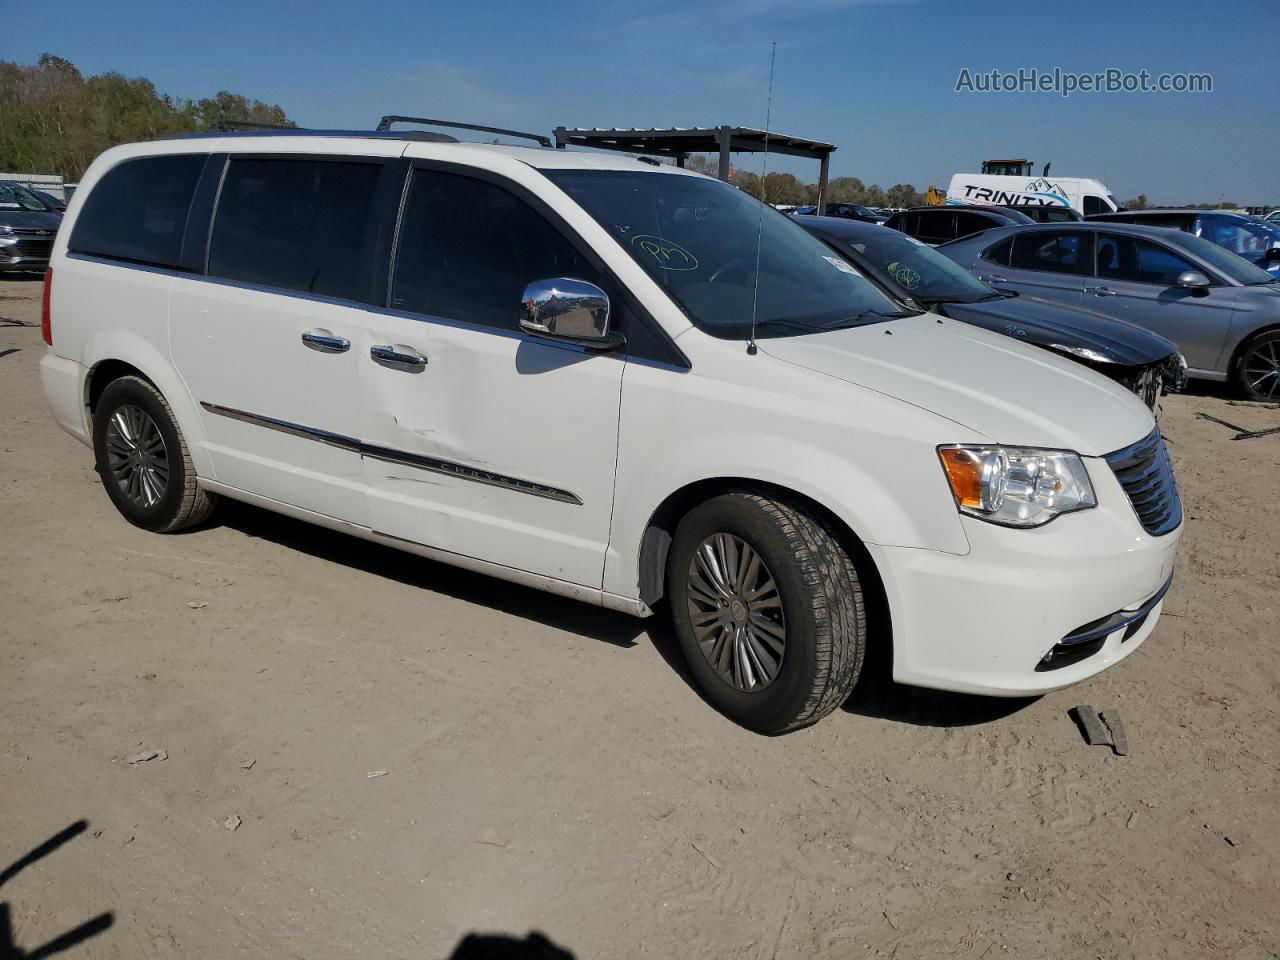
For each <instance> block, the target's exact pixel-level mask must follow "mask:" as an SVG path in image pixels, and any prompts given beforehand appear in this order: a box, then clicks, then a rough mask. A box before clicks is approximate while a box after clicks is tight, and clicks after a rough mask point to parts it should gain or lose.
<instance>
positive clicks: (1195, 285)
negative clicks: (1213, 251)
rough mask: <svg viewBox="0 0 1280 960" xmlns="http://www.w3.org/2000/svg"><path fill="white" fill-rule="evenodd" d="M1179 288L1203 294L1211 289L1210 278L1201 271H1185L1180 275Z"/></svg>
mask: <svg viewBox="0 0 1280 960" xmlns="http://www.w3.org/2000/svg"><path fill="white" fill-rule="evenodd" d="M1177 284H1178V286H1180V287H1182V289H1184V290H1190V291H1192V292H1193V293H1203V292H1204V291H1206V290H1208V289H1209V278H1208V277H1206V276H1205V275H1204V274H1203V273H1201V272H1200V271H1199V270H1184V271H1182V273H1180V274H1178V280H1177Z"/></svg>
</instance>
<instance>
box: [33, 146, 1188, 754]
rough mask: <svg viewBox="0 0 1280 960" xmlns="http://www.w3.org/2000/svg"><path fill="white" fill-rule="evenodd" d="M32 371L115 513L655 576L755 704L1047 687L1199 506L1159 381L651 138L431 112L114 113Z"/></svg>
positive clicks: (623, 599)
mask: <svg viewBox="0 0 1280 960" xmlns="http://www.w3.org/2000/svg"><path fill="white" fill-rule="evenodd" d="M44 335H45V339H46V341H47V342H48V343H49V350H48V352H47V354H46V356H45V358H44V359H43V360H42V362H41V372H42V377H43V383H44V390H45V393H46V395H47V397H48V401H49V404H50V406H51V407H52V410H53V413H54V416H55V417H56V419H57V421H58V422H59V424H61V426H62V427H63V428H65V429H66V430H67V431H68V432H70V433H71V434H72V435H73V436H75V437H77V438H78V439H80V440H81V441H82V442H84V443H85V444H87V445H89V446H91V447H92V448H93V450H94V453H95V457H96V460H97V468H98V472H99V474H100V475H101V478H102V483H103V486H104V487H105V489H106V492H107V495H108V496H109V497H110V498H111V500H112V502H113V503H114V504H115V506H116V507H117V508H118V510H119V511H120V513H121V514H123V515H124V517H125V518H126V519H127V520H129V521H130V522H131V523H134V524H136V525H138V526H140V527H144V528H146V529H149V530H154V531H157V532H167V531H172V530H177V529H179V528H181V527H185V526H189V525H191V524H195V523H199V522H201V521H203V520H204V519H205V518H206V517H207V516H208V515H209V513H210V511H211V510H212V509H213V506H214V503H215V500H216V499H217V498H218V497H219V496H227V497H233V498H236V499H238V500H243V501H247V502H249V503H252V504H257V505H259V506H262V507H265V508H267V509H269V510H275V511H279V512H281V513H284V514H288V515H290V516H294V517H300V518H303V519H305V520H309V521H312V522H314V523H317V524H321V525H323V526H326V527H330V528H332V529H335V530H341V531H344V532H347V533H350V534H353V535H355V536H359V537H364V538H366V539H370V540H374V541H377V542H380V543H385V544H389V545H392V546H394V547H398V548H400V549H403V550H406V551H409V552H411V553H416V554H419V555H422V556H426V557H431V558H434V559H437V560H442V561H444V562H447V563H452V564H457V565H459V566H462V567H466V568H468V569H471V570H475V571H481V572H483V573H487V574H492V575H494V576H498V577H503V578H505V579H508V580H512V581H516V582H518V583H523V584H528V585H531V586H535V587H539V588H542V589H545V590H548V591H551V592H553V593H558V594H562V595H565V596H569V597H574V598H577V599H579V600H583V601H587V602H590V603H595V604H600V605H603V606H605V607H609V608H612V609H615V610H622V611H626V612H628V613H632V614H636V615H639V616H646V615H649V614H650V613H651V612H653V611H654V610H656V609H663V610H668V611H669V613H670V616H671V617H672V619H673V621H674V624H675V629H676V632H677V634H678V636H679V640H680V643H681V645H682V647H683V651H684V654H685V656H686V657H687V658H688V662H689V666H690V669H691V671H692V674H693V676H694V677H695V678H696V681H697V683H698V684H699V685H700V687H701V689H702V690H703V691H704V692H705V695H706V697H707V698H708V699H709V700H711V701H712V702H713V703H714V704H715V705H716V706H718V707H719V708H720V709H721V710H723V711H724V713H726V714H727V715H728V716H730V717H732V718H733V719H734V720H736V721H737V722H739V723H741V724H744V725H746V726H748V727H750V728H752V729H755V730H759V731H765V732H771V733H773V732H781V731H785V730H789V729H792V728H795V727H798V726H801V725H803V724H806V723H810V722H813V721H814V720H816V719H818V718H819V717H822V716H823V715H824V714H826V713H828V712H829V711H830V710H832V709H833V708H834V707H836V706H837V705H838V704H840V703H841V701H843V700H844V699H846V697H847V696H848V694H849V692H850V690H851V689H852V687H853V685H854V682H855V681H856V680H857V678H858V675H859V671H860V669H861V667H862V663H863V655H864V651H865V650H866V649H867V647H868V645H881V647H882V648H883V649H884V650H885V651H886V652H887V653H888V654H890V655H891V658H892V672H893V676H894V677H895V678H896V679H897V680H898V681H900V682H903V683H908V684H917V685H920V686H925V687H937V688H943V689H948V690H957V691H969V692H974V693H983V694H995V695H1004V696H1019V695H1029V694H1037V693H1041V692H1044V691H1047V690H1052V689H1055V688H1059V687H1063V686H1066V685H1068V684H1071V683H1074V682H1076V681H1079V680H1082V679H1084V678H1086V677H1088V676H1090V675H1092V674H1094V673H1097V672H1098V671H1099V670H1102V669H1103V668H1105V667H1107V666H1110V665H1111V664H1114V663H1115V662H1117V661H1118V660H1120V659H1122V658H1123V657H1125V656H1127V655H1128V654H1130V653H1132V652H1133V651H1134V650H1135V649H1136V648H1137V647H1138V645H1139V644H1141V643H1142V642H1143V641H1144V640H1145V639H1146V637H1147V636H1148V635H1149V634H1150V633H1151V631H1152V629H1153V628H1154V626H1155V623H1156V620H1157V618H1158V616H1159V613H1160V609H1161V601H1162V598H1163V597H1164V595H1165V591H1166V590H1167V589H1168V586H1169V582H1170V577H1171V573H1172V568H1173V559H1174V552H1175V548H1176V545H1177V542H1178V538H1179V535H1180V530H1181V519H1182V510H1181V506H1180V502H1179V499H1178V494H1177V491H1176V489H1175V485H1174V479H1173V476H1172V473H1171V469H1170V464H1169V459H1168V456H1167V454H1166V452H1165V448H1164V444H1163V441H1162V440H1161V437H1160V434H1159V432H1158V431H1157V429H1156V426H1155V423H1154V422H1153V420H1152V416H1151V412H1150V411H1149V410H1148V409H1147V408H1146V407H1145V406H1143V404H1142V403H1141V401H1139V400H1138V399H1137V397H1135V396H1134V395H1133V394H1132V393H1129V392H1128V391H1126V390H1124V389H1123V388H1122V387H1120V386H1118V385H1116V384H1115V383H1113V382H1111V381H1110V380H1108V379H1106V378H1104V377H1102V376H1101V375H1099V374H1096V373H1094V372H1093V371H1091V370H1088V369H1086V368H1084V367H1082V366H1080V365H1079V364H1075V363H1071V362H1070V361H1067V360H1063V359H1061V358H1059V357H1057V356H1055V355H1053V354H1051V353H1048V352H1046V351H1043V350H1040V349H1038V348H1036V347H1031V346H1027V345H1025V344H1022V343H1019V342H1017V341H1015V340H1013V339H1009V338H1006V337H1002V336H1000V335H998V334H994V333H989V332H987V331H984V330H981V329H978V328H977V327H974V326H971V325H969V324H965V323H956V322H953V321H951V320H948V319H945V318H943V317H940V316H937V315H934V314H931V313H921V312H918V311H912V310H908V309H906V308H905V307H904V306H903V304H901V303H899V302H896V301H893V300H890V299H888V297H887V295H886V294H884V293H881V292H880V291H879V290H878V288H877V287H876V286H875V285H874V284H872V283H870V282H869V281H867V280H866V279H865V278H864V277H862V276H861V275H859V274H858V273H857V272H856V271H855V270H854V268H853V267H851V266H850V265H849V264H848V263H847V262H846V261H845V260H842V259H840V258H837V257H834V256H832V254H831V251H830V250H829V249H828V248H826V247H825V246H823V244H822V243H821V242H820V241H819V240H817V239H816V238H814V237H812V236H810V235H809V234H808V233H806V232H805V231H804V230H803V229H802V228H801V227H800V226H799V225H797V224H796V223H794V222H793V221H792V220H791V219H790V218H788V217H786V216H784V215H782V214H779V213H777V212H776V211H774V210H771V209H768V208H762V206H761V204H759V203H758V202H757V201H756V200H754V199H752V198H751V197H749V196H748V195H746V194H744V193H742V192H741V191H739V190H736V189H734V188H733V187H730V186H728V185H727V184H724V183H721V182H719V181H717V180H713V179H710V178H708V177H704V176H700V175H697V174H694V173H691V172H688V171H684V170H680V169H677V168H675V167H672V166H661V167H658V166H654V165H652V164H648V163H643V162H639V161H635V160H631V159H627V158H622V157H613V156H606V155H601V154H587V153H573V152H567V151H562V150H555V149H537V148H519V147H505V146H496V145H477V144H467V143H458V142H456V141H454V140H453V139H452V138H449V137H445V136H442V135H439V134H435V135H431V134H421V133H419V134H400V133H383V134H378V133H374V134H361V133H345V134H336V133H333V134H327V135H323V134H306V133H293V134H288V135H280V134H243V135H225V136H212V137H195V138H188V139H183V140H170V141H160V142H153V143H142V144H135V145H130V146H124V147H117V148H115V149H112V150H109V151H107V152H106V153H104V154H103V155H102V156H101V157H99V158H98V159H97V160H96V161H95V162H94V164H93V166H92V167H91V168H90V170H89V172H88V173H87V174H86V175H85V177H84V180H83V181H82V185H81V187H80V189H79V190H78V191H77V192H76V194H75V197H74V198H73V199H72V201H71V206H70V209H69V210H68V213H67V220H66V224H65V225H64V227H63V228H62V230H61V231H60V232H59V234H58V238H57V243H56V245H55V248H54V251H53V257H52V265H51V269H50V271H49V274H48V276H47V278H46V288H45V310H44Z"/></svg>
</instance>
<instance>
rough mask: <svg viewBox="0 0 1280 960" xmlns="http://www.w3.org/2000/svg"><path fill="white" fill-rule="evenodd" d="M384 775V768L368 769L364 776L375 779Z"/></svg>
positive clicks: (385, 773)
mask: <svg viewBox="0 0 1280 960" xmlns="http://www.w3.org/2000/svg"><path fill="white" fill-rule="evenodd" d="M386 775H387V771H386V770H370V771H369V772H368V773H366V774H365V776H366V777H367V778H368V779H370V780H376V779H377V778H378V777H385V776H386Z"/></svg>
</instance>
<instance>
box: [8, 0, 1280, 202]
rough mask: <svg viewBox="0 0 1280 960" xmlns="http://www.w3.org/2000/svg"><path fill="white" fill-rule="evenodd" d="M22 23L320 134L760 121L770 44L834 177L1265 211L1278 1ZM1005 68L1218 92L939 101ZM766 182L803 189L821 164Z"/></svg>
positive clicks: (513, 8) (783, 109)
mask: <svg viewBox="0 0 1280 960" xmlns="http://www.w3.org/2000/svg"><path fill="white" fill-rule="evenodd" d="M20 19H21V21H22V27H21V29H12V26H13V20H12V18H10V19H9V20H8V25H7V27H6V29H5V30H4V31H3V33H2V34H0V59H6V60H18V61H20V62H34V61H35V59H36V58H37V57H38V56H39V55H40V53H41V52H42V51H46V50H47V51H50V52H53V53H57V54H59V55H61V56H64V57H67V58H68V59H70V60H72V61H74V62H75V63H76V64H77V65H78V66H80V67H81V69H82V70H84V71H85V72H87V73H99V72H103V71H108V70H112V71H119V72H121V73H125V74H128V75H130V76H138V75H141V76H146V77H149V78H150V79H151V80H153V81H154V82H155V84H156V86H157V87H158V88H159V89H160V90H161V91H163V92H167V93H171V94H173V95H175V96H189V97H200V96H207V95H209V94H212V93H214V92H216V91H217V90H220V89H229V90H232V91H235V92H238V93H243V94H246V95H248V96H252V97H257V98H258V99H261V100H266V101H268V102H275V103H279V104H280V105H281V106H283V107H284V108H285V109H286V111H287V112H288V113H289V115H290V116H291V117H293V118H294V119H295V120H296V121H297V122H298V123H300V124H302V125H304V126H316V127H325V126H335V127H347V126H357V127H359V126H371V125H372V124H373V123H374V122H376V120H377V119H378V117H380V116H381V115H382V114H383V113H417V114H419V115H423V116H443V117H448V118H458V119H469V120H472V121H475V122H479V123H489V124H493V125H497V126H513V127H519V128H523V129H531V130H537V131H540V132H547V131H549V129H550V128H551V127H553V126H555V125H557V124H565V125H568V126H653V125H657V126H695V125H700V126H711V125H717V124H721V123H728V124H735V125H742V126H763V125H764V119H765V94H766V87H767V81H768V68H769V46H770V43H771V42H772V41H777V44H778V47H777V70H776V76H775V81H774V100H773V124H772V125H773V127H774V129H776V130H780V131H783V132H786V133H791V134H795V135H798V136H808V137H813V138H815V139H819V140H827V141H830V142H833V143H836V144H837V145H838V146H839V150H838V151H837V152H836V153H835V155H834V156H833V158H832V175H833V176H839V175H852V176H858V177H861V178H862V179H863V180H865V181H866V182H867V183H879V184H881V185H882V186H889V185H891V184H893V183H896V182H906V183H912V184H914V185H915V186H917V187H919V188H921V189H923V188H924V187H926V186H928V185H929V184H930V183H937V184H939V185H940V186H943V187H945V186H946V183H947V181H948V180H949V178H950V175H951V174H952V173H954V172H956V171H960V170H975V169H976V168H977V166H978V164H979V162H980V161H981V160H982V158H984V157H996V156H1005V155H1009V156H1024V157H1030V158H1031V159H1033V160H1035V161H1036V164H1037V171H1038V169H1039V166H1040V165H1041V164H1043V163H1044V161H1046V160H1051V161H1052V162H1053V172H1054V173H1056V174H1059V175H1063V176H1094V177H1098V178H1100V179H1102V180H1103V181H1104V182H1106V183H1107V184H1108V185H1109V186H1110V187H1111V188H1112V190H1113V191H1114V192H1115V193H1116V194H1117V195H1118V196H1119V197H1120V198H1121V199H1127V198H1129V197H1131V196H1134V195H1136V194H1137V193H1139V192H1143V193H1146V194H1147V196H1148V197H1149V198H1151V199H1152V200H1153V201H1161V202H1168V203H1182V202H1198V201H1213V202H1216V201H1218V200H1220V199H1225V200H1234V201H1238V202H1242V203H1267V202H1272V201H1280V172H1278V171H1280V166H1278V162H1280V149H1278V148H1280V125H1278V124H1277V122H1276V104H1277V101H1278V99H1280V96H1278V94H1277V90H1278V89H1280V77H1278V76H1277V71H1276V69H1275V67H1276V65H1277V61H1278V59H1280V58H1278V56H1277V40H1280V8H1278V7H1277V6H1276V4H1274V3H1273V2H1269V0H1268V2H1260V0H1248V2H1241V3H1234V4H1230V5H1219V6H1216V7H1210V6H1209V5H1207V4H1203V3H1198V2H1190V0H1169V2H1164V3H1140V2H1136V0H1109V2H1106V3H1098V2H1081V3H1070V4H1066V3H1058V4H1052V5H1049V6H1047V7H1045V6H1041V5H1036V4H1018V5H1011V4H1009V3H1007V2H1003V3H1001V2H963V0H710V2H705V3H693V2H683V3H681V2H674V0H650V2H648V3H645V4H639V3H634V2H632V3H619V4H615V3H611V2H608V0H600V2H564V3H546V2H538V0H525V2H501V3H486V2H471V3H465V2H457V0H455V2H450V3H440V2H432V0H416V2H408V0H392V2H386V3H381V4H378V3H370V4H367V5H361V4H358V3H352V2H349V0H346V2H338V0H307V2H301V0H258V2H254V3H249V2H244V0H214V2H212V3H203V4H198V5H196V4H192V5H190V6H188V5H186V4H183V3H181V2H178V3H175V2H173V0H167V2H158V0H111V2H109V3H107V2H102V0H92V2H72V0H43V2H42V3H40V4H22V5H21V17H20ZM1019 67H1027V68H1030V67H1037V68H1040V69H1047V70H1051V69H1052V68H1054V67H1060V68H1061V69H1063V70H1067V71H1074V72H1077V73H1086V72H1093V71H1099V70H1103V69H1105V68H1107V67H1117V68H1120V69H1123V70H1131V71H1134V72H1136V71H1138V70H1141V69H1146V70H1148V71H1150V72H1151V73H1152V74H1159V73H1175V72H1180V71H1183V72H1195V73H1209V74H1212V76H1213V81H1214V89H1213V92H1212V93H1208V94H1150V93H1148V94H1141V93H1131V94H1119V93H1117V94H1076V95H1074V96H1073V97H1071V98H1069V99H1063V98H1062V97H1060V96H1058V95H1056V94H1051V93H1035V94H1032V93H1005V94H977V93H968V94H965V93H956V92H955V90H954V88H955V83H956V78H957V76H958V75H959V73H960V70H961V69H962V68H967V69H969V70H970V71H971V72H974V73H978V72H987V71H990V70H992V69H999V70H1004V71H1010V72H1013V71H1016V70H1017V69H1018V68H1019ZM0 109H3V106H2V105H0ZM760 162H761V161H760V159H759V157H755V158H747V157H742V158H737V159H736V160H735V163H736V164H737V165H738V166H740V167H742V168H744V169H755V170H757V171H758V170H759V169H760ZM771 169H787V170H790V171H791V172H793V173H796V174H797V175H799V176H801V177H802V178H804V179H806V180H814V179H816V176H817V164H816V163H811V164H804V163H802V162H797V161H788V160H781V159H779V160H774V161H771Z"/></svg>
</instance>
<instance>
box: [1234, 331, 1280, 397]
mask: <svg viewBox="0 0 1280 960" xmlns="http://www.w3.org/2000/svg"><path fill="white" fill-rule="evenodd" d="M1235 380H1236V386H1238V387H1239V388H1240V390H1241V391H1242V392H1243V393H1244V395H1245V396H1246V397H1248V398H1249V399H1250V400H1280V330H1268V331H1267V332H1265V333H1260V334H1258V336H1256V337H1254V338H1253V339H1252V340H1250V341H1249V342H1248V343H1246V344H1245V345H1244V349H1243V350H1241V351H1240V358H1239V359H1238V360H1237V361H1236V369H1235Z"/></svg>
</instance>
